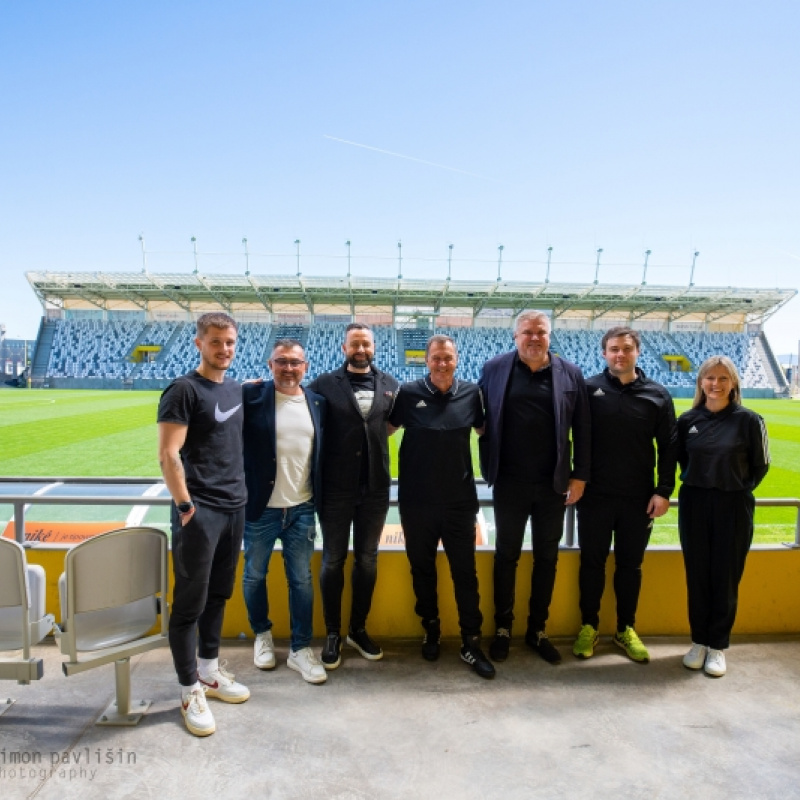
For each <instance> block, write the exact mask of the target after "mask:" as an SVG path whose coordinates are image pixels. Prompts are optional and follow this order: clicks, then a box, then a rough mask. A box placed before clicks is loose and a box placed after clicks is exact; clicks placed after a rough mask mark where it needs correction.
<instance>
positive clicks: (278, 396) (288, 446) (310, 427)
mask: <svg viewBox="0 0 800 800" xmlns="http://www.w3.org/2000/svg"><path fill="white" fill-rule="evenodd" d="M275 438H276V446H277V454H276V455H277V459H278V464H277V472H276V474H275V488H274V489H273V490H272V494H271V495H270V498H269V503H268V504H267V505H268V506H269V507H270V508H291V507H292V506H298V505H300V503H305V502H307V501H308V500H310V499H311V498H312V497H313V495H314V492H313V489H312V486H311V458H312V453H313V450H314V424H313V422H312V421H311V413H310V412H309V410H308V404H307V403H306V396H305V394H298V395H288V394H283V393H281V392H279V391H277V390H275Z"/></svg>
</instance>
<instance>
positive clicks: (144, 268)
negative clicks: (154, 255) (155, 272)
mask: <svg viewBox="0 0 800 800" xmlns="http://www.w3.org/2000/svg"><path fill="white" fill-rule="evenodd" d="M139 242H141V245H142V272H143V273H144V274H145V275H147V251H146V250H145V249H144V234H143V233H140V234H139Z"/></svg>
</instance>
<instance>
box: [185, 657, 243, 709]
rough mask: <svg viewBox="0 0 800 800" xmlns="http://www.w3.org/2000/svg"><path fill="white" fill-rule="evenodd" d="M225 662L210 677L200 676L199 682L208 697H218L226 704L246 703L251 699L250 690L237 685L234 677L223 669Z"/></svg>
mask: <svg viewBox="0 0 800 800" xmlns="http://www.w3.org/2000/svg"><path fill="white" fill-rule="evenodd" d="M224 666H225V662H223V663H222V664H220V665H219V667H218V668H217V669H216V670H215V671H214V672H211V673H209V674H208V675H199V676H198V680H199V681H200V683H202V684H203V688H204V689H205V690H206V696H208V697H216V698H217V699H218V700H223V701H224V702H226V703H244V701H245V700H247V699H248V698H249V697H250V690H249V689H248V688H247V687H246V686H242V684H241V683H237V682H236V681H235V680H234V679H233V678H234V676H233V675H232V674H231V673H230V672H227V671H226V670H224V669H223V667H224Z"/></svg>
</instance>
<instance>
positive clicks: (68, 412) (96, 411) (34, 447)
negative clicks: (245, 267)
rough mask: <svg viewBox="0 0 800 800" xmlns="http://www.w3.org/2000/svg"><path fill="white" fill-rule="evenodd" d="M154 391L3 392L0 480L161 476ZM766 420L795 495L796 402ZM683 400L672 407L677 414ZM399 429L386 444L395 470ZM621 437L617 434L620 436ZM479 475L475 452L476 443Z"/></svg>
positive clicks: (666, 535) (784, 536) (663, 540)
mask: <svg viewBox="0 0 800 800" xmlns="http://www.w3.org/2000/svg"><path fill="white" fill-rule="evenodd" d="M158 398H159V393H158V392H112V391H97V392H95V391H78V390H75V391H57V390H35V391H34V390H26V389H18V390H14V389H8V390H3V391H0V476H4V477H22V476H48V477H50V476H58V477H63V476H68V477H73V476H74V477H78V476H81V477H82V476H137V477H139V476H142V477H151V476H152V477H155V476H158V475H159V468H158V460H157V457H156V440H157V437H156V423H155V420H156V408H157V405H158ZM746 405H747V406H748V407H750V408H752V409H754V410H755V411H757V412H758V413H759V414H761V415H762V416H763V417H764V419H765V420H766V422H767V428H768V430H769V436H770V450H771V454H772V467H771V469H770V471H769V474H768V475H767V477H766V478H765V480H764V482H763V483H762V484H761V486H760V487H759V488H758V491H757V493H756V494H757V496H758V497H797V496H798V495H800V402H797V401H792V400H748V401H746ZM688 407H689V401H688V400H679V401H677V402H676V409H677V411H678V413H680V412H681V411H683V410H685V409H686V408H688ZM401 434H402V431H400V432H398V433H397V434H396V435H395V436H394V437H392V440H391V454H392V470H393V472H395V473H396V468H397V448H398V445H399V443H400V438H401ZM621 435H622V434H621ZM473 458H474V461H475V464H476V473H477V446H476V445H475V442H474V441H473ZM795 520H796V511H795V509H793V508H759V509H758V511H757V514H756V541H758V542H760V543H770V542H787V541H791V540H793V539H794V528H795ZM676 541H677V514H676V511H675V510H674V509H672V510H671V511H670V512H669V513H668V514H667V515H666V516H665V517H663V518H661V519H659V520H657V522H656V526H655V528H654V532H653V538H652V542H653V544H672V543H675V542H676Z"/></svg>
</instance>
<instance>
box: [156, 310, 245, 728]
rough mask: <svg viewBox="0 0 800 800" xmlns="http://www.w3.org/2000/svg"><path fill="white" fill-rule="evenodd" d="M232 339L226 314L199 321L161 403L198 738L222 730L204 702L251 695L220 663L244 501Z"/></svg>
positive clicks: (186, 673) (180, 648) (179, 615)
mask: <svg viewBox="0 0 800 800" xmlns="http://www.w3.org/2000/svg"><path fill="white" fill-rule="evenodd" d="M236 334H237V326H236V322H235V321H234V320H233V318H231V317H229V316H228V315H227V314H222V313H210V314H204V315H203V316H201V317H199V318H198V320H197V337H196V338H195V345H196V346H197V349H198V351H199V353H200V365H199V366H198V367H197V369H196V370H193V371H192V372H190V373H188V374H187V375H184V376H183V377H181V378H177V379H176V380H174V381H173V382H172V383H171V384H170V385H169V386H168V387H167V388H166V389H165V390H164V393H163V394H162V395H161V401H160V403H159V406H158V458H159V463H160V464H161V471H162V473H163V475H164V482H165V483H166V485H167V489H169V493H170V494H171V495H172V499H173V505H172V565H173V572H174V585H173V592H172V608H171V609H170V618H169V645H170V649H171V651H172V658H173V661H174V663H175V670H176V672H177V673H178V681H179V683H180V684H181V711H182V713H183V716H184V720H185V722H186V727H187V728H188V729H189V731H191V733H193V734H195V736H209V735H210V734H212V733H214V731H215V730H216V726H215V723H214V717H213V716H212V714H211V712H210V711H209V709H208V705H207V704H206V697H215V698H217V699H219V700H223V701H224V702H226V703H243V702H244V701H245V700H247V699H248V698H249V697H250V692H249V690H248V689H247V688H246V687H245V686H242V684H240V683H237V682H236V681H235V680H234V676H233V675H231V674H230V673H229V672H227V671H225V670H224V669H222V667H221V666H220V663H219V646H220V635H221V632H222V618H223V615H224V613H225V603H226V601H227V600H228V599H229V598H230V596H231V594H232V593H233V584H234V579H235V575H236V565H237V562H238V560H239V552H240V550H241V547H242V534H243V531H244V506H245V502H246V500H247V491H246V488H245V482H244V466H243V461H242V420H243V417H244V415H243V412H242V388H241V386H240V385H239V384H238V383H236V381H234V380H232V379H230V378H228V377H226V376H225V371H226V370H227V369H228V367H229V366H230V364H231V361H232V360H233V357H234V354H235V352H236Z"/></svg>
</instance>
